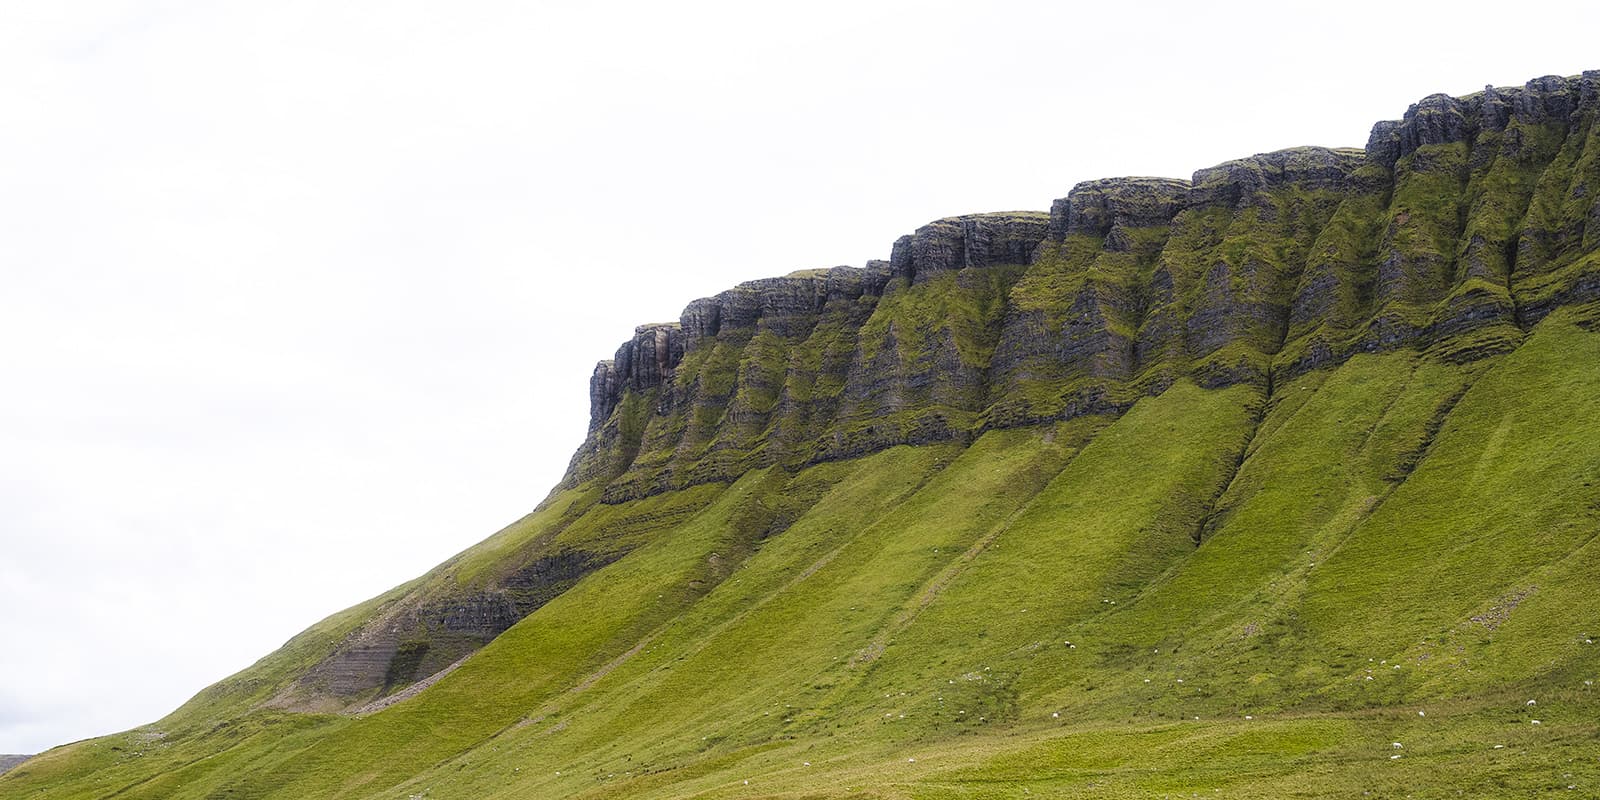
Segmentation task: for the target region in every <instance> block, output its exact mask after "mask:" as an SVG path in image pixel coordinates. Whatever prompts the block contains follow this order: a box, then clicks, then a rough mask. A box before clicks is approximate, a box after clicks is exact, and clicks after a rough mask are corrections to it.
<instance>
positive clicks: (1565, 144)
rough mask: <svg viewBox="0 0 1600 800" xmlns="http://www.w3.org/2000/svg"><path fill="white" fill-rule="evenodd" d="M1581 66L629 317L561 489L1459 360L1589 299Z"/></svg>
mask: <svg viewBox="0 0 1600 800" xmlns="http://www.w3.org/2000/svg"><path fill="white" fill-rule="evenodd" d="M1597 108H1600V72H1587V73H1584V74H1583V75H1581V76H1577V77H1572V78H1560V77H1546V78H1539V79H1536V80H1533V81H1529V82H1528V83H1527V84H1526V85H1525V86H1522V87H1514V88H1493V87H1489V88H1486V89H1485V90H1484V91H1483V92H1480V93H1478V94H1474V95H1471V96H1469V97H1464V98H1454V97H1449V96H1446V95H1433V96H1430V97H1427V98H1424V99H1423V100H1422V101H1421V102H1419V103H1417V104H1416V105H1414V106H1412V107H1411V108H1410V109H1409V110H1407V112H1406V113H1405V115H1404V116H1403V117H1402V118H1401V119H1400V120H1398V121H1393V122H1380V123H1378V124H1377V125H1375V126H1374V127H1373V129H1372V135H1371V138H1370V140H1369V142H1368V144H1367V147H1366V148H1365V150H1355V149H1327V148H1318V147H1302V148H1294V149H1290V150H1283V151H1279V152H1274V153H1264V154H1260V155H1256V156H1252V157H1249V158H1243V159H1238V160H1236V161H1229V162H1226V163H1224V164H1220V165H1218V166H1215V167H1210V168H1207V169H1202V170H1199V171H1198V172H1196V173H1195V174H1194V176H1193V177H1192V179H1191V180H1188V181H1182V180H1172V179H1161V178H1115V179H1108V180H1099V181H1090V182H1087V183H1083V184H1080V185H1078V186H1077V187H1075V188H1073V190H1072V191H1071V192H1069V193H1068V195H1067V196H1066V197H1065V198H1062V199H1060V200H1057V201H1055V203H1054V204H1053V205H1052V208H1051V211H1050V212H1049V213H1048V214H1045V213H1042V212H1011V213H1000V214H977V215H970V216H963V217H951V218H948V219H942V220H938V221H935V222H932V223H929V224H928V225H925V226H923V227H922V228H919V229H918V230H917V231H915V232H914V233H912V234H911V235H909V236H904V237H901V238H900V239H899V240H897V241H896V242H895V243H894V246H893V247H892V249H891V255H890V258H889V259H888V261H871V262H868V263H867V265H866V266H865V267H864V268H860V269H856V268H850V267H836V268H833V269H826V270H814V271H808V272H801V273H795V274H793V275H790V276H788V277H784V278H773V279H768V280H761V281H752V282H749V283H745V284H741V285H739V286H737V287H735V288H734V289H731V290H729V291H727V292H724V293H722V294H719V295H717V296H716V297H712V298H706V299H703V300H696V301H694V302H692V303H690V304H689V306H688V307H687V308H686V309H685V310H684V312H683V314H682V315H681V316H680V318H679V320H678V322H677V323H669V324H664V325H649V326H644V327H641V328H639V329H638V330H637V331H636V332H635V334H634V337H633V338H632V339H631V340H630V341H628V342H627V343H625V344H624V345H623V346H622V347H621V348H620V349H619V350H618V351H617V354H616V356H615V358H613V359H612V360H611V361H605V362H601V363H600V364H599V365H598V366H597V367H596V369H595V373H594V379H593V381H592V382H591V385H590V397H591V408H592V412H591V422H590V435H589V438H588V440H587V441H586V442H585V443H584V445H583V446H582V447H581V448H580V449H579V451H578V453H577V454H576V455H575V456H574V458H573V462H572V466H571V469H570V470H569V472H568V475H567V478H566V480H565V482H564V484H563V485H564V486H567V487H571V486H576V485H580V484H583V483H586V482H590V481H597V482H600V483H603V484H605V487H606V488H605V493H606V498H607V500H608V501H617V500H623V499H628V498H636V497H641V496H645V495H648V494H651V493H654V492H659V491H663V490H666V489H672V488H681V487H684V486H688V485H693V484H696V483H701V482H707V481H722V480H728V479H730V478H732V477H735V476H737V475H739V474H742V473H743V472H744V471H746V470H748V469H751V468H754V467H760V466H767V465H771V464H781V465H785V466H789V467H798V466H801V465H804V464H808V463H814V462H818V461H824V460H829V459H836V458H843V457H848V456H854V455H860V454H862V453H866V452H870V451H873V450H877V449H882V448H885V447H889V446H892V445H896V444H908V443H910V444H915V443H924V442H930V441H939V440H965V439H968V438H970V437H972V436H974V435H976V434H977V433H979V432H981V431H983V430H986V429H989V428H995V427H1012V426H1018V425H1029V424H1037V423H1041V422H1047V421H1052V420H1060V419H1063V418H1068V417H1072V416H1077V415H1082V414H1095V413H1111V412H1116V411H1118V410H1120V409H1123V408H1126V407H1128V406H1129V405H1131V404H1132V402H1133V401H1135V400H1136V399H1137V398H1138V397H1140V396H1143V395H1145V394H1147V393H1150V392H1153V391H1159V390H1160V389H1162V388H1165V387H1166V386H1168V385H1170V384H1171V382H1172V381H1174V380H1176V379H1177V378H1179V377H1184V376H1187V377H1191V378H1193V379H1195V380H1196V381H1197V382H1199V383H1201V384H1202V385H1206V386H1223V385H1228V384H1233V383H1240V382H1254V383H1259V384H1262V385H1270V384H1271V383H1272V382H1273V381H1274V380H1281V379H1284V378H1287V377H1290V376H1293V375H1296V374H1300V373H1303V372H1305V371H1307V370H1311V369H1316V368H1319V367H1322V366H1326V365H1330V364H1334V363H1338V362H1339V361H1341V360H1343V359H1346V358H1348V357H1350V356H1351V355H1353V354H1355V353H1358V352H1376V351H1385V350H1393V349H1397V348H1413V349H1417V350H1422V351H1426V352H1428V353H1430V354H1431V355H1434V356H1436V357H1439V358H1446V359H1453V360H1463V359H1472V358H1476V357H1479V356H1482V355H1485V354H1488V353H1494V352H1501V351H1503V350H1505V349H1506V348H1508V347H1511V346H1514V345H1515V343H1516V342H1517V341H1519V340H1520V338H1521V336H1522V332H1523V331H1525V330H1526V329H1527V328H1528V327H1529V326H1531V325H1532V324H1533V323H1535V322H1537V321H1538V320H1539V319H1540V318H1542V317H1543V316H1544V315H1545V314H1547V313H1549V311H1550V310H1551V309H1552V308H1554V307H1555V306H1557V305H1560V304H1563V303H1572V302H1583V301H1586V300H1589V299H1593V298H1595V297H1597V296H1600V267H1597V266H1596V264H1595V260H1594V253H1595V251H1596V249H1597V246H1600V206H1597V205H1596V203H1595V192H1596V191H1600V141H1597V140H1600V128H1597V127H1596V126H1595V124H1594V123H1595V118H1596V112H1597Z"/></svg>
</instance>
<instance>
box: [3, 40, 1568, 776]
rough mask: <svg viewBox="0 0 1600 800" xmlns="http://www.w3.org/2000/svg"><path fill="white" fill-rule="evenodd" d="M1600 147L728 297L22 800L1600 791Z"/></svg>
mask: <svg viewBox="0 0 1600 800" xmlns="http://www.w3.org/2000/svg"><path fill="white" fill-rule="evenodd" d="M1597 113H1600V72H1588V73H1584V74H1583V75H1581V76H1577V77H1570V78H1560V77H1546V78H1539V79H1536V80H1533V81H1530V82H1528V83H1527V84H1526V85H1525V86H1522V87H1516V88H1493V87H1490V88H1486V89H1485V90H1484V91H1483V92H1480V93H1477V94H1474V95H1470V96H1467V97H1461V98H1453V97H1447V96H1444V95H1434V96H1431V97H1428V98H1425V99H1423V100H1422V101H1421V102H1419V103H1417V104H1416V105H1414V106H1412V107H1411V108H1410V109H1409V110H1408V111H1407V112H1406V113H1405V115H1404V117H1403V118H1402V119H1401V120H1399V121H1396V122H1381V123H1378V124H1377V125H1376V126H1374V128H1373V131H1372V136H1371V139H1370V141H1369V142H1368V144H1367V146H1366V148H1365V149H1364V150H1354V149H1325V148H1313V147H1307V148H1296V149H1292V150H1285V151H1281V152H1276V153H1267V154H1262V155H1256V156H1252V157H1249V158H1243V159H1239V160H1237V161H1230V162H1227V163H1225V164H1221V165H1219V166H1216V167H1212V168H1208V169H1202V170H1200V171H1199V172H1197V173H1195V175H1194V176H1193V179H1192V180H1188V181H1184V180H1171V179H1158V178H1117V179H1109V180H1101V181H1092V182H1088V183H1084V184H1080V185H1079V186H1077V187H1075V188H1074V189H1073V190H1072V191H1071V192H1070V193H1068V195H1067V197H1066V198H1064V199H1061V200H1057V201H1056V202H1055V203H1054V204H1053V205H1052V207H1051V209H1050V211H1049V212H1048V213H1046V212H1026V211H1019V212H1003V213H990V214H975V215H969V216H961V217H953V218H949V219H943V220H938V221H936V222H933V223H930V224H929V225H926V226H924V227H922V228H920V229H918V230H917V231H915V232H914V233H912V234H911V235H909V236H905V237H902V238H901V239H899V240H898V241H896V242H895V243H894V246H893V248H892V251H891V255H890V258H889V259H888V260H887V261H871V262H868V263H867V265H866V266H865V267H864V268H859V269H858V268H851V267H836V268H833V269H825V270H808V271H802V272H796V273H793V274H790V275H788V276H785V277H781V278H770V279H764V280H757V281H752V282H749V283H745V284H741V285H739V286H737V287H734V288H732V289H730V290H728V291H726V292H723V293H721V294H719V295H717V296H715V297H711V298H706V299H702V300H696V301H694V302H692V303H690V304H689V305H688V307H687V308H685V309H684V312H683V314H682V315H681V316H680V318H679V319H678V321H676V322H672V323H664V324H653V325H645V326H641V327H639V328H638V329H637V330H636V331H635V333H634V335H633V337H632V338H630V339H629V340H628V341H626V342H624V343H623V344H622V346H621V347H620V348H619V349H618V350H617V351H616V354H615V357H614V358H612V359H610V360H608V361H603V362H601V363H600V364H599V365H598V366H597V367H596V369H595V372H594V376H593V379H592V380H591V382H590V387H589V393H590V400H591V408H592V413H591V419H590V425H589V433H588V437H587V439H586V441H585V442H584V444H583V445H582V446H581V447H580V448H579V450H578V452H577V453H576V454H575V455H574V456H573V458H572V462H571V466H570V468H569V470H568V472H567V474H566V477H565V478H564V479H563V480H562V482H561V483H560V484H559V485H558V486H557V487H556V488H555V490H554V491H553V492H552V493H551V495H550V496H549V497H548V498H547V499H546V500H545V501H544V502H543V503H541V504H540V505H539V506H538V507H537V508H536V509H534V510H533V512H531V513H530V514H529V515H528V516H526V517H524V518H523V519H521V520H518V521H517V522H515V523H513V524H511V525H510V526H508V527H506V528H505V529H504V530H501V531H499V532H498V533H495V534H494V535H493V536H490V537H489V538H488V539H486V540H484V541H483V542H482V543H480V544H478V545H476V546H474V547H472V548H470V549H468V550H467V551H465V552H463V553H461V554H459V555H457V556H456V557H454V558H452V559H450V560H449V561H447V562H445V563H444V564H441V565H440V566H438V567H437V568H435V569H434V570H433V571H431V572H429V573H428V574H426V575H424V576H422V577H420V578H418V579H416V580H414V581H412V582H410V583H408V584H405V585H403V586H400V587H398V588H396V589H394V590H392V591H390V592H389V593H387V594H385V595H383V596H380V597H377V598H374V599H372V600H370V601H368V602H366V603H364V604H362V605H359V606H356V607H354V608H351V609H348V610H346V611H343V612H341V613H339V614H336V615H334V616H332V617H329V618H328V619H326V620H323V621H322V622H319V623H318V624H316V625H314V626H312V627H311V628H310V629H308V630H307V631H305V632H304V633H302V634H300V635H299V636H297V637H295V638H294V639H293V640H291V641H290V642H288V643H287V644H286V645H284V647H283V648H282V649H280V650H278V651H277V652H275V653H272V654H271V655H268V656H267V657H265V658H263V659H262V660H261V661H260V662H258V663H257V664H255V665H254V666H252V667H250V668H249V669H247V670H245V671H243V672H241V673H239V674H237V675H234V676H232V677H230V678H228V679H226V680H223V681H222V682H220V683H218V684H216V685H214V686H212V687H210V688H208V689H206V690H205V691H203V692H201V693H200V694H199V695H197V696H196V697H195V698H194V699H193V700H191V701H190V702H189V703H187V704H186V705H184V706H183V707H181V708H179V709H178V710H176V711H175V712H173V713H172V714H171V715H170V716H168V717H167V718H165V719H163V720H161V721H159V722H156V723H154V724H152V725H149V726H146V727H144V728H139V729H136V730H134V731H130V732H127V733H123V734H118V735H113V736H107V737H102V738H99V739H94V740H89V741H85V742H79V743H76V744H72V745H67V746H64V747H60V748H56V749H54V750H52V751H50V752H48V753H45V754H41V755H39V756H35V757H34V758H33V759H31V760H29V761H28V762H26V763H25V764H23V765H21V766H20V767H18V768H16V769H15V770H13V771H12V772H10V773H8V774H6V775H5V776H4V777H3V778H0V797H7V798H9V797H18V798H21V797H27V798H80V797H84V798H87V797H111V796H116V797H121V798H146V797H148V798H280V797H281V798H324V797H326V798H333V797H338V798H395V797H401V798H404V797H412V798H419V797H428V798H452V797H466V798H484V797H585V798H600V797H648V798H669V797H688V796H694V797H718V798H720V797H741V798H742V797H780V796H781V797H791V798H800V797H806V798H820V797H846V796H848V797H876V798H979V797H1022V796H1041V797H1049V796H1094V797H1150V796H1155V795H1166V794H1181V795H1182V796H1218V797H1234V798H1239V797H1285V796H1296V797H1356V796H1372V797H1400V796H1412V797H1456V796H1471V797H1527V796H1530V795H1533V794H1538V793H1542V792H1546V791H1558V790H1559V791H1562V792H1567V794H1566V795H1565V796H1583V795H1586V796H1594V795H1596V794H1600V761H1597V760H1596V759H1595V753H1596V752H1600V702H1597V700H1596V694H1595V689H1594V681H1595V680H1596V679H1597V678H1600V645H1597V644H1596V637H1600V591H1597V589H1600V586H1597V584H1596V578H1595V576H1596V575H1597V574H1600V543H1597V542H1596V534H1597V533H1600V204H1597V203H1596V194H1597V193H1600V125H1596V117H1597ZM1568 787H1571V788H1572V791H1570V792H1568Z"/></svg>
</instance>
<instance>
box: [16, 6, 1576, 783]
mask: <svg viewBox="0 0 1600 800" xmlns="http://www.w3.org/2000/svg"><path fill="white" fill-rule="evenodd" d="M774 5H775V4H767V3H751V2H738V3H704V2H679V3H660V2H637V3H634V2H615V3H609V4H598V3H580V2H553V1H551V0H545V1H544V2H520V3H512V2H449V3H446V2H433V3H422V2H396V1H395V0H387V1H386V2H355V1H353V0H350V1H346V2H339V1H338V0H317V1H316V2H300V1H293V2H288V1H285V0H275V1H274V2H251V3H244V2H195V1H190V2H182V1H180V0H148V1H147V2H131V1H119V0H94V1H92V2H90V1H85V0H75V1H74V2H70V3H63V2H59V0H39V1H34V0H6V2H4V3H3V4H0V153H3V154H4V155H3V157H0V270H3V272H0V276H3V278H4V281H3V283H0V286H3V291H0V375H3V387H4V391H0V615H3V616H0V622H3V631H4V639H3V642H4V644H3V645H0V753H10V752H22V753H28V752H35V751H39V750H42V749H44V748H47V747H50V746H52V745H55V744H60V743H64V742H67V741H71V740H75V739H80V738H85V737H89V736H94V735H99V734H104V733H110V732H114V731H117V730H122V729H126V728H130V727H133V726H136V725H139V724H142V723H145V722H149V721H153V720H155V719H157V718H159V717H161V716H162V715H164V714H165V713H167V712H168V711H170V710H171V709H172V708H174V707H176V706H177V705H178V704H180V703H181V702H183V701H184V700H185V699H187V698H188V697H189V696H191V695H192V694H194V693H195V692H196V691H198V690H199V689H201V688H203V687H204V686H206V685H207V684H209V683H212V682H213V681H216V680H218V679H220V678H222V677H224V676H226V675H228V674H230V673H232V672H234V671H237V670H239V669H241V668H243V667H245V666H247V665H248V664H250V663H251V662H252V661H254V660H255V659H256V658H259V657H260V656H262V655H264V654H266V653H267V652H269V651H271V650H272V649H274V648H275V647H277V646H278V645H279V644H281V643H282V642H283V641H285V640H286V639H288V638H289V637H290V636H292V635H293V634H295V633H296V632H298V631H300V630H301V629H303V628H305V627H306V626H308V625H310V624H311V623H313V622H315V621H316V620H318V619H320V618H321V617H323V616H325V615H327V614H329V613H331V612H333V611H336V610H338V609H340V608H343V607H345V606H348V605H351V604H353V603H356V602H359V601H361V600H363V599H365V598H368V597H370V596H372V595H374V594H377V593H379V592H381V591H383V590H385V589H387V588H389V587H391V586H394V585H396V584H398V583H401V582H403V581H405V580H407V579H409V578H411V577H413V576H415V575H417V574H420V573H421V572H423V571H425V570H427V569H428V568H429V567H431V566H433V565H434V564H436V563H438V562H439V561H441V560H443V559H444V558H446V557H448V556H449V555H451V554H452V553H455V552H457V551H459V550H461V549H463V548H465V547H467V546H469V545H471V544H472V543H474V542H476V541H478V540H480V539H482V538H484V537H485V536H487V535H489V534H490V533H492V532H494V531H495V530H496V529H497V528H499V527H500V526H501V525H503V524H505V523H507V522H510V521H511V520H513V519H515V518H517V517H518V516H520V515H521V514H523V513H524V512H526V511H527V510H529V509H531V508H532V507H533V506H534V505H535V504H536V503H538V501H539V500H540V499H542V498H543V497H544V495H545V494H546V492H547V491H548V490H549V488H550V486H551V485H552V484H554V483H555V481H556V480H557V479H558V478H559V476H560V474H561V472H562V471H563V469H564V468H565V466H566V463H567V459H568V457H569V456H570V455H571V452H572V450H573V449H574V448H575V447H576V446H577V445H578V444H579V442H580V441H581V440H582V437H583V434H584V429H585V425H586V422H587V413H588V410H587V381H588V377H589V373H590V370H591V369H592V368H593V365H594V362H595V361H597V360H599V359H602V358H608V357H609V356H610V354H611V353H612V352H613V351H614V350H615V349H616V347H617V345H618V344H620V343H621V342H622V341H623V340H624V339H625V338H627V337H628V336H629V335H630V334H631V332H632V330H633V326H634V325H636V324H640V323H645V322H653V321H660V320H669V319H675V318H676V317H677V315H678V312H679V311H680V310H681V309H682V307H683V306H684V305H685V304H686V303H687V302H688V301H690V300H693V299H695V298H696V297H701V296H705V295H709V294H712V293H715V292H717V291H720V290H722V289H724V288H727V287H729V286H732V285H733V284H735V283H738V282H739V281H743V280H749V279H753V278H759V277H765V276H770V275H778V274H783V273H786V272H789V271H792V270H795V269H800V268H809V267H819V266H833V265H837V264H853V265H860V264H862V263H864V262H865V261H866V260H867V259H869V258H883V257H887V256H888V252H889V245H890V243H891V242H892V241H893V240H894V238H895V237H896V236H899V235H900V234H903V233H909V232H910V231H911V230H912V229H914V228H915V227H917V226H918V225H921V224H923V223H925V222H927V221H930V220H932V219H935V218H938V217H942V216H949V215H953V214H960V213H967V212H975V211H997V210H1011V209H1023V208H1033V209H1047V208H1049V205H1050V201H1051V200H1052V199H1053V198H1056V197H1060V196H1063V195H1065V194H1066V192H1067V190H1068V189H1069V188H1071V187H1072V185H1073V184H1074V183H1077V182H1078V181H1082V180H1088V179H1092V178H1099V177H1108V176H1115V175H1170V176H1177V177H1188V176H1189V175H1190V174H1191V173H1192V172H1193V171H1194V170H1196V169H1199V168H1201V167H1205V166H1210V165H1212V164H1215V163H1217V162H1219V161H1223V160H1226V159H1229V158H1236V157H1241V156H1246V155H1250V154H1252V153H1256V152H1261V151H1266V150H1272V149H1277V148H1282V147H1289V146H1294V145H1302V144H1321V145H1328V146H1360V145H1362V144H1364V143H1365V141H1366V136H1367V132H1368V130H1369V128H1370V127H1371V125H1372V123H1373V122H1375V121H1377V120H1380V119H1393V118H1398V117H1399V116H1400V114H1401V113H1403V112H1404V111H1405V109H1406V106H1407V105H1409V104H1410V103H1412V102H1414V101H1416V100H1418V99H1420V98H1422V97H1423V96H1424V95H1427V94H1430V93H1433V92H1440V91H1442V92H1449V93H1451V94H1465V93H1469V92H1473V91H1476V90H1479V89H1481V88H1483V86H1484V84H1486V83H1494V84H1497V85H1506V84H1520V83H1522V82H1524V81H1526V80H1528V79H1529V78H1533V77H1537V76H1540V75H1546V74H1562V75H1570V74H1575V73H1577V72H1580V71H1582V70H1583V69H1595V68H1600V50H1597V49H1596V47H1595V39H1594V32H1595V31H1596V30H1600V10H1597V8H1596V5H1597V4H1594V3H1590V2H1583V3H1578V2H1574V3H1570V4H1551V3H1544V4H1541V3H1519V4H1513V5H1511V6H1507V5H1506V4H1504V3H1496V4H1492V5H1489V4H1485V5H1484V6H1483V7H1482V9H1474V8H1473V6H1472V4H1466V3H1460V4H1452V5H1451V7H1450V12H1449V13H1444V12H1441V11H1439V10H1436V6H1435V5H1434V4H1425V3H1395V2H1383V3H1326V4H1318V5H1317V6H1315V7H1311V6H1309V5H1302V4H1293V5H1291V4H1285V3H1268V4H1261V5H1259V6H1256V7H1252V6H1249V5H1241V4H1228V3H1218V2H1211V3H1170V4H1168V3H1150V2H1146V3H1139V2H1103V3H1100V4H1098V7H1099V8H1100V9H1102V10H1099V11H1092V10H1088V8H1087V6H1088V4H1079V3H1072V4H1068V3H1059V2H1058V3H1026V2H990V3H971V2H962V3H954V2H927V1H925V0H924V1H919V2H870V1H868V0H853V1H852V2H807V3H789V4H784V7H783V8H782V9H781V10H773V6H774ZM1586 59H1587V60H1586Z"/></svg>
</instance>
